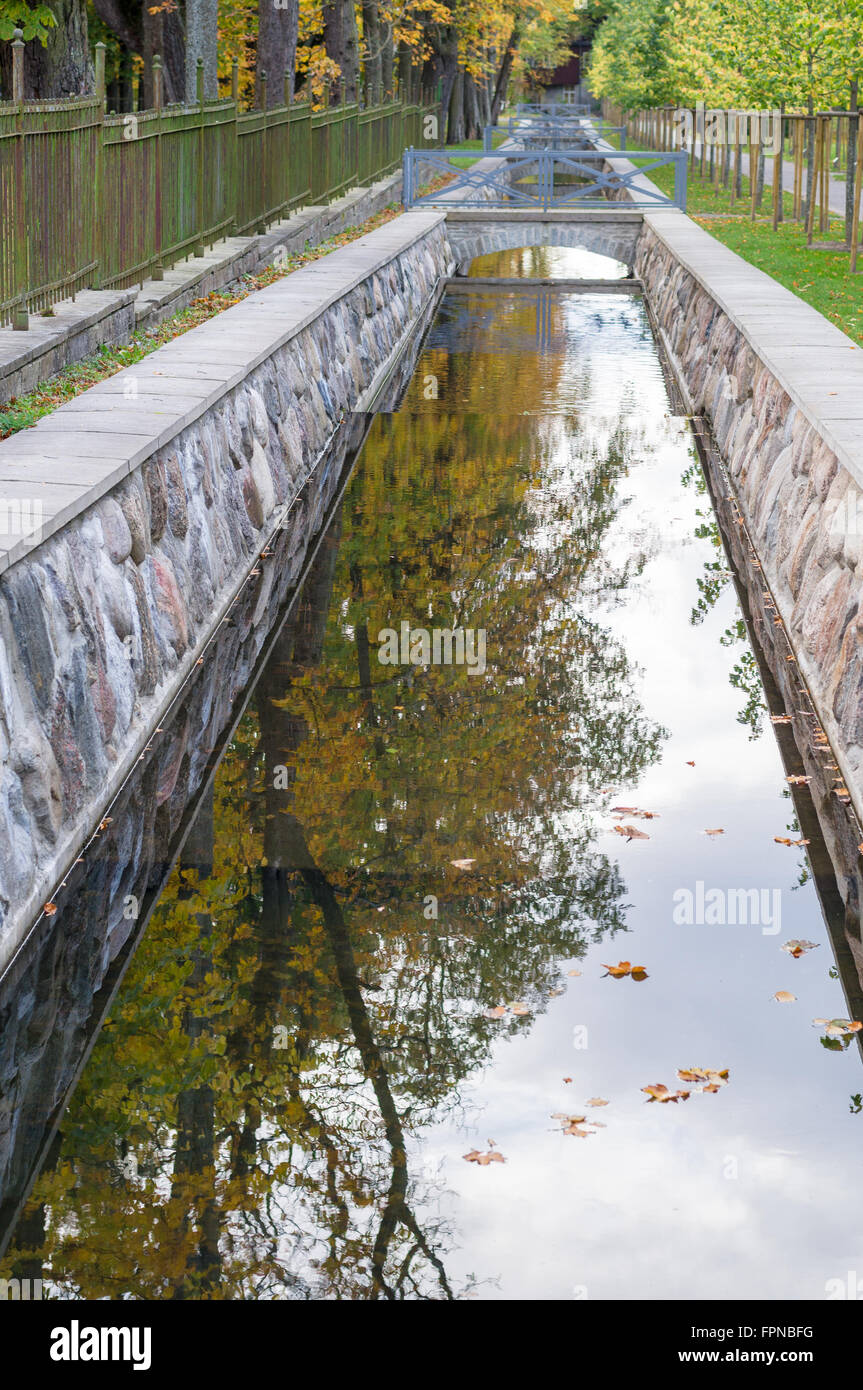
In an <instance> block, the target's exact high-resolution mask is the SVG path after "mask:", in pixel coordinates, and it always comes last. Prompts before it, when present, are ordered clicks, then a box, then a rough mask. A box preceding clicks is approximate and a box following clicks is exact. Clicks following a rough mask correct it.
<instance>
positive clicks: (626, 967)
mask: <svg viewBox="0 0 863 1390" xmlns="http://www.w3.org/2000/svg"><path fill="white" fill-rule="evenodd" d="M602 968H603V970H607V971H608V973H609V975H610V976H611V977H612V979H614V980H622V979H623V978H624V976H625V975H631V976H632V978H633V980H646V979H647V971H646V970H645V968H644V966H643V965H630V963H629V961H628V960H622V961H620V962H619V963H618V964H617V965H606V964H605V963H604V962H603V964H602Z"/></svg>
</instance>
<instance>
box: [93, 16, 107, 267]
mask: <svg viewBox="0 0 863 1390" xmlns="http://www.w3.org/2000/svg"><path fill="white" fill-rule="evenodd" d="M96 97H97V100H98V102H99V129H98V131H97V133H96V154H95V164H94V169H93V212H92V216H93V245H92V249H91V254H92V259H93V260H94V261H95V262H96V269H95V270H94V271H93V280H92V284H93V289H94V290H98V289H99V288H100V287H101V284H102V236H103V234H104V230H103V229H104V223H105V219H104V217H103V215H102V175H103V168H102V166H103V162H104V158H105V156H104V129H105V45H104V44H103V43H102V42H99V43H97V44H96Z"/></svg>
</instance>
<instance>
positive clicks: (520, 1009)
mask: <svg viewBox="0 0 863 1390" xmlns="http://www.w3.org/2000/svg"><path fill="white" fill-rule="evenodd" d="M509 1007H510V1008H511V1009H512V1011H513V1013H514V1014H516V1015H517V1016H518V1017H519V1018H523V1017H524V1015H525V1014H529V1013H530V1009H529V1008H528V1007H527V1005H526V1004H510V1006H509Z"/></svg>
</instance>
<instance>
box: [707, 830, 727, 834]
mask: <svg viewBox="0 0 863 1390" xmlns="http://www.w3.org/2000/svg"><path fill="white" fill-rule="evenodd" d="M704 833H705V835H724V834H725V831H724V830H721V829H720V830H705V832H704Z"/></svg>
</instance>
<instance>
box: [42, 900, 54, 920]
mask: <svg viewBox="0 0 863 1390" xmlns="http://www.w3.org/2000/svg"><path fill="white" fill-rule="evenodd" d="M42 911H43V912H44V913H45V916H46V917H53V916H54V913H55V912H56V911H57V904H56V903H43V904H42Z"/></svg>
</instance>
